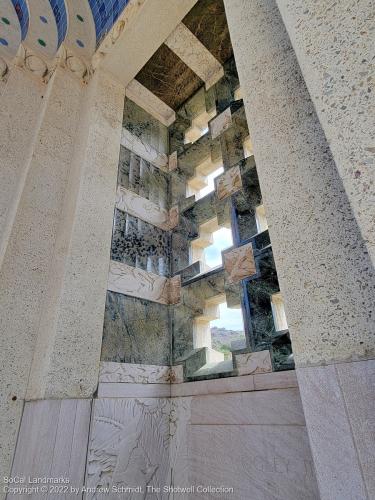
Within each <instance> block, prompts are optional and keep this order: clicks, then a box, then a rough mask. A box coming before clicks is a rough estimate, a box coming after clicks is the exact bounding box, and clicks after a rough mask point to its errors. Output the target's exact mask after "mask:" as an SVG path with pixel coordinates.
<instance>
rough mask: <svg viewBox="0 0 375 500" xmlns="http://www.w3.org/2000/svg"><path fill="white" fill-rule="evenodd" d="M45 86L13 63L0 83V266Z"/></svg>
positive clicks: (37, 123) (39, 113) (39, 114)
mask: <svg viewBox="0 0 375 500" xmlns="http://www.w3.org/2000/svg"><path fill="white" fill-rule="evenodd" d="M47 92H48V89H47V87H46V86H45V85H44V84H42V83H41V81H40V80H38V79H36V78H34V77H33V76H32V75H31V73H30V72H29V71H26V70H24V69H21V68H18V67H17V66H13V67H12V68H11V70H10V71H9V75H8V77H7V80H6V81H1V82H0V265H1V261H2V259H3V257H4V252H5V248H6V245H7V241H8V238H9V234H10V231H11V228H12V224H13V220H14V217H15V213H16V210H17V205H18V202H19V198H20V194H21V192H22V189H23V185H24V182H25V179H26V176H27V169H28V166H29V164H30V161H31V156H32V150H33V146H34V142H35V140H36V136H37V132H38V130H39V127H40V122H41V120H42V117H43V114H44V109H45V103H46V102H47V100H48V99H46V98H45V94H46V93H47Z"/></svg>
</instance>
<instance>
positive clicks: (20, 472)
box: [7, 399, 91, 500]
mask: <svg viewBox="0 0 375 500" xmlns="http://www.w3.org/2000/svg"><path fill="white" fill-rule="evenodd" d="M90 413H91V400H88V399H80V400H77V399H65V400H44V401H32V402H26V403H25V408H24V412H23V416H22V421H21V427H20V432H19V437H18V442H17V449H16V454H15V457H14V462H13V467H12V477H26V481H27V482H28V481H29V479H28V478H29V477H30V478H48V477H51V478H59V477H64V478H68V479H69V488H70V487H72V488H76V489H77V490H78V491H80V490H81V488H82V486H83V484H84V478H85V467H86V453H87V442H88V437H89V429H90ZM20 486H22V485H20ZM24 486H28V487H30V486H35V487H37V486H39V488H40V486H41V484H39V485H35V484H34V485H31V484H27V483H24ZM50 486H51V485H47V488H48V489H47V492H46V493H43V491H42V490H40V489H39V491H36V492H34V493H31V494H30V495H28V494H26V493H25V494H8V496H7V498H22V499H26V498H31V499H34V500H39V499H40V498H58V496H59V492H58V491H56V492H55V493H53V492H51V493H49V488H50ZM64 496H65V495H64ZM76 497H77V495H76V493H75V492H73V491H72V492H68V493H67V494H66V496H65V498H67V499H73V498H76Z"/></svg>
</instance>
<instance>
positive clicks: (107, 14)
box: [89, 0, 128, 45]
mask: <svg viewBox="0 0 375 500" xmlns="http://www.w3.org/2000/svg"><path fill="white" fill-rule="evenodd" d="M127 3H128V0H89V4H90V7H91V11H92V15H93V18H94V22H95V30H96V44H97V45H99V43H100V42H101V41H102V40H103V38H104V37H105V35H106V34H107V33H108V31H109V30H110V29H111V28H112V26H113V25H114V23H115V22H116V21H117V18H118V17H119V15H120V14H121V12H122V11H123V9H124V8H125V6H126V4H127Z"/></svg>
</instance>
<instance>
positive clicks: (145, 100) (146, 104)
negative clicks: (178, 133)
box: [126, 79, 176, 127]
mask: <svg viewBox="0 0 375 500" xmlns="http://www.w3.org/2000/svg"><path fill="white" fill-rule="evenodd" d="M126 97H128V98H129V99H131V100H132V101H133V102H135V103H136V104H138V106H140V107H141V108H143V109H144V110H145V111H147V113H150V115H151V116H153V117H154V118H156V119H157V120H159V122H161V123H162V124H163V125H165V126H166V127H169V126H170V125H172V123H173V122H174V121H175V119H176V114H175V112H174V111H173V109H172V108H170V107H169V106H168V105H167V104H165V103H164V102H163V101H162V100H161V99H159V97H158V96H156V95H155V94H153V93H152V92H150V90H148V89H147V88H146V87H144V86H143V85H142V84H141V83H139V82H138V81H137V80H135V79H134V80H132V81H131V82H130V83H129V85H128V86H127V87H126Z"/></svg>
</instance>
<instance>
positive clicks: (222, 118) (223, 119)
mask: <svg viewBox="0 0 375 500" xmlns="http://www.w3.org/2000/svg"><path fill="white" fill-rule="evenodd" d="M231 126H232V112H231V109H230V108H227V109H226V110H225V111H223V112H222V113H220V115H218V116H216V117H215V118H213V119H212V120H211V121H210V132H211V138H212V139H216V137H219V135H221V134H222V133H223V132H225V131H226V130H228V128H230V127H231Z"/></svg>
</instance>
